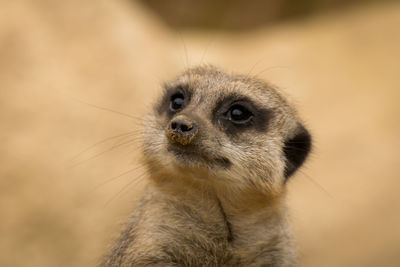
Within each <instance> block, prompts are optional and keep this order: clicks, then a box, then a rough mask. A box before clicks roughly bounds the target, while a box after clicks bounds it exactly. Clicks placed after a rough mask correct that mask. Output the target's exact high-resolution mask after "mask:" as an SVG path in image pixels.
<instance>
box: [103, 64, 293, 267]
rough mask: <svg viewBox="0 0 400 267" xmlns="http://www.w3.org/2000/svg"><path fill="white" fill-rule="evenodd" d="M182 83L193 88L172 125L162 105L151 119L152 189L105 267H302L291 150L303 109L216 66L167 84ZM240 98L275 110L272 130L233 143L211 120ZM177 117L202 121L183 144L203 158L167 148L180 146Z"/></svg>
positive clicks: (147, 148) (147, 158) (147, 147)
mask: <svg viewBox="0 0 400 267" xmlns="http://www.w3.org/2000/svg"><path fill="white" fill-rule="evenodd" d="M181 85H184V86H187V87H189V88H190V89H191V90H192V95H191V99H190V103H188V105H187V106H186V107H185V109H184V110H182V111H181V112H179V113H178V114H176V115H173V116H172V118H169V117H168V116H167V115H166V113H163V112H161V113H160V111H157V108H155V110H154V113H153V114H150V115H149V116H148V118H146V122H147V128H146V132H145V135H144V137H145V138H144V139H145V142H144V144H143V156H144V163H145V164H146V165H147V166H148V172H149V177H150V182H149V185H148V187H147V191H146V194H145V197H144V199H143V200H142V201H141V203H140V205H139V207H138V208H137V210H136V211H135V213H134V215H133V217H132V219H131V221H130V222H129V223H128V225H127V228H126V230H125V231H124V232H123V233H122V235H121V237H120V239H119V241H118V242H117V243H116V245H115V247H114V249H113V250H112V251H111V253H110V254H109V256H108V257H107V258H106V259H105V261H104V263H103V265H102V266H109V267H111V266H295V265H296V257H295V253H294V251H293V248H292V244H291V238H290V231H289V229H288V225H287V213H286V207H285V203H284V197H285V180H286V179H285V175H284V171H285V166H286V164H289V163H288V162H287V159H286V158H285V156H284V153H283V147H284V144H285V140H288V139H290V138H292V137H293V136H295V135H296V134H297V132H298V131H299V129H300V125H301V124H300V122H299V119H298V118H297V115H296V112H295V110H294V109H293V108H292V107H291V106H290V105H289V104H288V103H287V101H286V100H285V99H284V98H283V97H282V96H281V94H280V93H278V91H277V89H275V88H274V87H273V86H271V85H269V84H266V83H264V82H262V81H259V80H257V79H255V78H250V77H247V76H242V75H233V74H232V75H230V74H227V73H225V72H222V71H221V70H219V69H217V68H215V67H212V66H201V67H197V68H192V69H189V70H187V71H186V72H184V73H183V74H182V75H181V76H179V77H178V78H177V79H175V80H174V81H172V82H170V83H168V84H167V85H166V87H168V88H174V87H179V86H181ZM232 94H233V95H235V94H238V95H244V96H247V97H248V98H249V99H250V100H251V101H252V102H254V103H255V104H256V105H257V106H258V107H262V109H265V110H269V111H272V115H271V117H270V118H269V119H268V126H267V127H266V129H264V130H255V129H252V128H250V129H249V130H246V131H242V132H239V133H238V134H236V135H234V136H232V135H231V134H230V133H228V132H227V131H228V129H227V127H226V126H224V125H222V124H220V123H218V122H216V121H215V120H213V118H214V117H213V116H214V114H213V112H214V107H215V106H216V103H217V102H218V101H220V100H221V99H224V97H226V96H227V95H232ZM162 101H165V99H164V100H163V99H161V98H160V100H159V102H158V103H157V105H156V107H159V106H160V105H161V104H162V103H161V102H162ZM159 109H160V108H159ZM176 116H181V117H182V116H183V117H186V118H190V120H191V121H194V122H196V123H197V125H198V130H197V131H196V133H195V135H194V136H193V137H195V138H194V139H193V141H192V140H190V141H189V139H187V140H184V141H182V142H183V143H182V144H183V145H186V144H187V143H186V141H187V142H189V143H190V142H192V143H194V145H195V146H194V147H195V151H194V153H196V155H201V157H200V158H197V157H195V158H194V159H193V160H192V159H186V158H185V157H184V158H183V159H178V158H177V157H176V156H174V155H173V153H171V151H170V150H169V148H168V145H169V144H170V143H171V142H172V141H174V140H177V141H179V140H178V139H176V138H177V137H175V136H173V134H171V133H169V132H168V129H167V127H168V124H169V122H170V120H171V119H174V118H175V117H176ZM192 152H193V151H192ZM221 158H225V159H228V160H229V163H230V164H229V166H223V163H224V162H223V161H221V162H222V163H219V162H218V160H217V159H221Z"/></svg>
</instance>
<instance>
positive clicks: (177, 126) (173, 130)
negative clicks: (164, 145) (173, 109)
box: [165, 115, 198, 145]
mask: <svg viewBox="0 0 400 267" xmlns="http://www.w3.org/2000/svg"><path fill="white" fill-rule="evenodd" d="M197 132H198V127H197V124H196V123H195V122H194V121H193V120H190V119H189V118H188V117H186V116H184V115H180V116H177V117H175V118H173V119H172V120H171V121H170V122H169V123H168V125H167V128H166V130H165V134H166V136H167V138H168V140H169V141H170V142H171V143H179V144H181V145H188V144H190V143H191V142H192V141H193V139H194V138H195V136H196V134H197Z"/></svg>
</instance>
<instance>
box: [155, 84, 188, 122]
mask: <svg viewBox="0 0 400 267" xmlns="http://www.w3.org/2000/svg"><path fill="white" fill-rule="evenodd" d="M164 88H165V91H164V94H163V96H162V98H161V100H160V101H159V103H158V104H157V105H156V106H155V110H156V112H157V113H158V114H159V115H162V114H164V113H167V115H168V117H172V116H173V114H174V113H176V112H179V111H180V110H182V109H183V108H184V107H185V106H187V104H188V103H189V102H190V96H191V91H190V89H189V86H187V85H185V84H182V85H164Z"/></svg>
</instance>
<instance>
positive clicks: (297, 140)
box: [283, 124, 311, 180]
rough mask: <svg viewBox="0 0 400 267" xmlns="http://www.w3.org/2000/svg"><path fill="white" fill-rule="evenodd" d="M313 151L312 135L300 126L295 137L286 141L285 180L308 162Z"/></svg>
mask: <svg viewBox="0 0 400 267" xmlns="http://www.w3.org/2000/svg"><path fill="white" fill-rule="evenodd" d="M310 150H311V135H310V134H309V132H308V131H307V129H306V128H304V126H303V125H301V124H299V127H298V129H297V131H296V134H295V136H293V137H292V138H290V139H288V140H286V141H285V144H284V147H283V153H284V156H285V158H286V167H285V178H286V180H287V179H288V178H289V177H290V176H292V175H293V174H294V173H295V172H296V170H297V169H298V168H299V167H300V166H301V165H302V164H303V162H304V161H305V160H306V158H307V156H308V154H309V152H310Z"/></svg>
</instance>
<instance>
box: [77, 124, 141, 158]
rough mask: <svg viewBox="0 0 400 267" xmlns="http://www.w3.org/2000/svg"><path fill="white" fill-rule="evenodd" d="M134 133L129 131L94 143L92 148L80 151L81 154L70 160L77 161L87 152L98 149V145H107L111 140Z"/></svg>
mask: <svg viewBox="0 0 400 267" xmlns="http://www.w3.org/2000/svg"><path fill="white" fill-rule="evenodd" d="M132 133H133V131H129V132H126V133H123V134H118V135H114V136H111V137H107V138H104V139H102V140H100V141H97V142H96V143H94V144H93V145H91V146H89V147H86V148H85V149H83V150H82V151H80V152H79V153H77V154H76V155H75V156H73V157H72V158H70V161H74V160H76V159H77V158H78V157H79V156H81V155H82V154H84V153H85V152H87V151H89V150H90V149H92V148H94V147H96V146H98V145H100V144H103V143H106V142H107V141H111V140H113V139H116V138H119V137H124V136H129V135H131V134H132Z"/></svg>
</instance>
